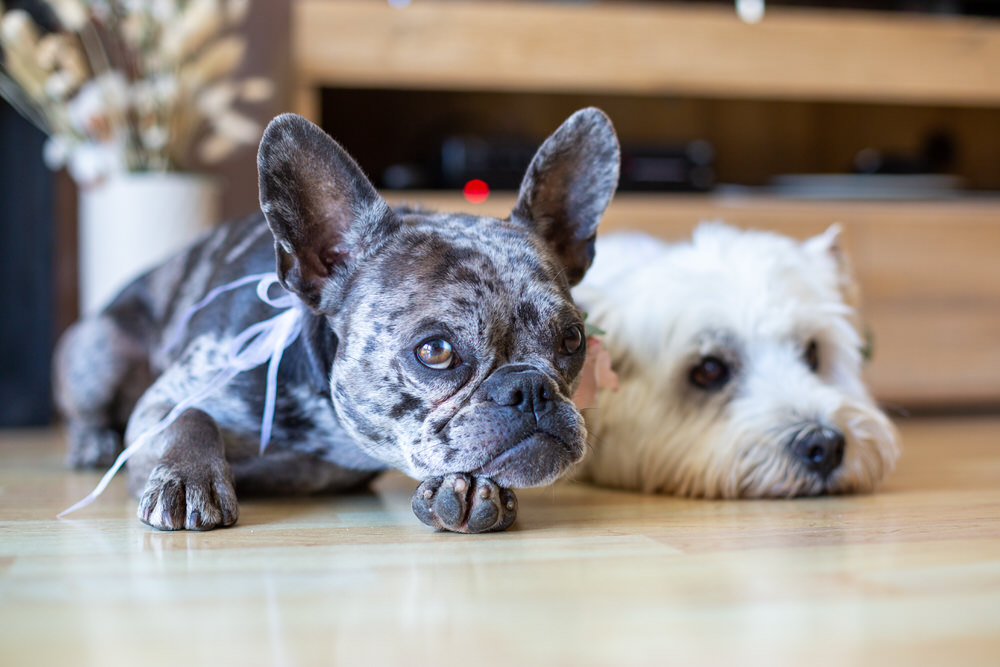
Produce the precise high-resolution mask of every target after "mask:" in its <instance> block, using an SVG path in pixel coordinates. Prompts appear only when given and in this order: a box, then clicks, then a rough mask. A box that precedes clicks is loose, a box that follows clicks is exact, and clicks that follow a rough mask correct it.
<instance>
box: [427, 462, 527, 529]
mask: <svg viewBox="0 0 1000 667" xmlns="http://www.w3.org/2000/svg"><path fill="white" fill-rule="evenodd" d="M411 506H412V508H413V513H414V514H415V515H416V516H417V518H418V519H420V520H421V521H422V522H423V523H425V524H427V525H428V526H431V527H432V528H437V529H438V530H447V531H451V532H455V533H487V532H494V531H499V530H505V529H507V528H508V527H510V525H511V524H512V523H514V519H515V518H516V517H517V497H516V496H515V495H514V493H513V492H512V491H511V490H510V489H504V488H502V487H500V486H497V484H496V483H494V482H493V480H490V479H487V478H486V477H473V476H472V475H468V474H464V473H456V474H451V475H445V476H444V477H434V478H432V479H429V480H426V481H424V482H423V483H422V484H421V485H420V486H419V487H417V490H416V491H415V492H414V493H413V502H412V503H411Z"/></svg>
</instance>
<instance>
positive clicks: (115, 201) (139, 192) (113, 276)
mask: <svg viewBox="0 0 1000 667" xmlns="http://www.w3.org/2000/svg"><path fill="white" fill-rule="evenodd" d="M218 214H219V190H218V186H217V185H216V183H215V181H214V180H213V179H211V178H209V177H207V176H202V175H193V174H178V173H172V172H158V173H137V174H122V175H119V176H115V177H112V178H110V179H108V180H107V181H104V182H103V183H100V184H99V185H96V186H92V187H89V188H86V189H83V190H81V192H80V313H81V314H82V315H90V314H93V313H96V312H98V311H99V310H101V309H102V308H104V306H106V305H107V304H108V303H109V302H110V301H111V300H112V299H113V298H114V297H115V295H117V294H118V292H119V291H120V290H121V289H122V288H123V287H125V286H126V285H127V284H128V283H129V282H131V281H132V280H133V279H134V278H136V277H138V276H139V275H141V274H142V273H143V272H144V271H146V270H147V269H150V268H152V267H153V266H155V265H156V264H158V263H159V262H161V261H163V260H164V259H166V258H168V257H169V256H170V255H172V254H174V253H175V252H177V251H178V250H180V249H181V248H183V247H184V246H185V245H187V244H188V243H190V242H191V241H192V240H194V239H195V238H197V237H198V236H200V235H201V234H202V233H204V232H205V231H207V230H208V229H210V228H211V227H212V225H214V224H215V223H216V222H218Z"/></svg>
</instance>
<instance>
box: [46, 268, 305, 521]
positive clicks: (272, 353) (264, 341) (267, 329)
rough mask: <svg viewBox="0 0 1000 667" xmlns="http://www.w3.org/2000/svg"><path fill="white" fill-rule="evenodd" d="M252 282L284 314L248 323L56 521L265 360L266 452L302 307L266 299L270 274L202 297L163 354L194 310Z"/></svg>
mask: <svg viewBox="0 0 1000 667" xmlns="http://www.w3.org/2000/svg"><path fill="white" fill-rule="evenodd" d="M253 282H256V283H257V297H258V298H259V299H260V300H261V301H263V302H264V303H266V304H268V305H269V306H272V307H274V308H279V309H282V312H281V313H279V314H278V315H275V316H274V317H272V318H270V319H268V320H264V321H263V322H257V323H256V324H252V325H250V326H249V327H247V328H246V329H244V330H243V331H241V332H240V333H239V335H237V336H236V338H234V339H233V340H232V342H231V343H230V345H229V351H228V354H227V355H226V356H227V358H226V364H225V365H224V366H223V367H222V368H221V369H219V372H218V373H217V374H216V375H215V376H214V377H213V378H212V379H211V380H209V381H208V383H207V384H205V386H204V387H202V388H201V389H199V390H198V391H196V392H195V393H193V394H191V395H189V396H188V397H187V398H185V399H183V400H182V401H180V402H179V403H178V404H177V405H175V406H174V407H173V409H172V410H170V412H169V413H167V415H166V416H165V417H164V418H163V419H161V420H160V421H158V422H156V423H155V424H153V426H151V427H150V428H148V429H146V430H145V431H144V432H143V433H142V434H140V435H139V437H137V438H136V439H135V441H133V442H132V444H131V445H129V446H128V447H127V448H126V449H125V450H124V451H123V452H122V453H121V454H119V455H118V458H117V459H115V462H114V463H113V464H112V466H111V467H110V468H109V469H108V471H107V472H106V473H104V477H102V478H101V481H100V482H98V484H97V486H96V487H94V490H93V491H91V492H90V494H88V495H87V497H86V498H84V499H83V500H81V501H80V502H78V503H76V504H75V505H73V506H72V507H70V508H68V509H65V510H63V511H62V512H60V513H59V514H58V515H57V516H58V518H62V517H64V516H66V515H67V514H69V513H70V512H75V511H76V510H78V509H81V508H83V507H86V506H87V505H89V504H90V503H92V502H94V501H95V500H96V499H97V497H98V496H99V495H101V494H102V493H103V492H104V489H106V488H107V486H108V484H109V483H110V482H111V478H113V477H114V476H115V473H117V472H118V471H119V470H120V469H121V467H122V466H123V465H125V462H126V461H128V459H129V458H130V457H131V456H132V455H133V454H134V453H135V452H136V451H138V450H139V449H140V448H141V447H142V446H143V445H145V444H146V443H147V442H148V441H149V439H150V438H152V437H153V436H154V435H156V434H158V433H161V432H163V430H164V429H166V428H167V427H168V426H170V425H171V424H172V423H174V422H175V421H176V420H177V418H178V417H180V416H181V414H183V412H184V411H185V410H187V409H188V408H190V407H194V406H195V405H197V404H198V403H200V402H201V401H202V400H204V399H205V398H208V396H210V395H211V394H213V393H214V392H216V391H218V390H219V389H221V388H222V387H224V386H225V385H227V384H229V382H230V381H231V380H232V379H233V378H234V377H236V376H237V375H239V374H240V373H242V372H243V371H248V370H250V369H252V368H256V367H257V366H260V365H261V364H263V363H264V362H265V361H268V365H267V386H266V388H265V394H264V415H263V417H262V419H261V425H260V453H261V454H263V453H264V449H265V448H266V447H267V443H269V442H270V441H271V431H272V428H273V426H274V408H275V401H276V399H277V394H278V365H279V364H280V363H281V357H282V355H283V354H284V352H285V350H286V349H287V348H288V346H289V345H291V344H292V343H293V342H295V339H296V338H298V337H299V334H300V333H302V310H301V306H299V305H298V304H299V302H298V300H297V299H296V298H295V297H294V296H293V295H291V294H288V293H287V292H286V293H284V294H282V295H281V296H279V297H277V298H272V297H271V296H269V295H268V291H269V290H270V288H271V286H272V285H274V284H276V283H277V282H278V276H277V274H275V273H273V272H272V273H261V274H256V275H252V276H245V277H243V278H240V279H238V280H234V281H233V282H231V283H226V284H225V285H221V286H219V287H216V288H215V289H213V290H212V291H210V292H209V293H208V294H207V295H206V296H205V298H203V299H202V300H201V301H199V302H197V303H196V304H194V305H193V306H191V307H190V308H189V309H188V310H187V311H186V312H185V313H184V315H183V316H182V317H181V319H180V322H178V324H177V328H176V329H174V332H173V336H171V339H170V341H169V342H168V344H167V349H168V350H170V349H172V348H173V347H175V346H176V345H177V344H178V343H179V342H180V340H181V336H182V335H183V333H184V329H185V328H186V327H187V325H188V322H190V320H191V318H192V317H193V316H194V314H195V313H196V312H197V311H199V310H201V309H202V308H203V307H205V306H206V305H208V304H209V303H211V302H212V301H213V300H214V299H215V298H216V297H218V296H219V295H220V294H222V293H223V292H227V291H229V290H232V289H236V288H237V287H241V286H243V285H247V284H249V283H253Z"/></svg>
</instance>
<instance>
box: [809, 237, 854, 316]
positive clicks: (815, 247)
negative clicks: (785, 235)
mask: <svg viewBox="0 0 1000 667" xmlns="http://www.w3.org/2000/svg"><path fill="white" fill-rule="evenodd" d="M843 235H844V227H843V225H841V224H840V223H839V222H835V223H833V224H832V225H830V226H829V227H828V228H827V230H826V231H825V232H823V233H822V234H820V235H818V236H814V237H812V238H810V239H807V240H805V241H803V242H802V246H803V248H804V249H805V251H806V252H808V253H810V254H812V255H813V256H814V257H825V258H829V259H832V260H833V265H834V269H835V271H836V280H837V289H839V290H840V292H841V294H842V295H843V297H844V301H845V302H846V303H847V305H849V306H851V307H857V306H858V305H859V301H860V296H859V291H858V286H857V283H856V282H855V280H854V272H853V270H852V268H851V262H850V259H848V257H847V252H846V251H845V250H844V239H843Z"/></svg>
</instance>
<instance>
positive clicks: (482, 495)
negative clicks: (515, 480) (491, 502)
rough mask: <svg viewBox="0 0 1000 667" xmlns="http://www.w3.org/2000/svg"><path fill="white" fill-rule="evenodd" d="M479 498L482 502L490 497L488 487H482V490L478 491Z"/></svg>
mask: <svg viewBox="0 0 1000 667" xmlns="http://www.w3.org/2000/svg"><path fill="white" fill-rule="evenodd" d="M479 497H480V498H482V499H483V500H486V499H487V498H489V497H490V487H488V486H484V487H483V488H481V489H479Z"/></svg>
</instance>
